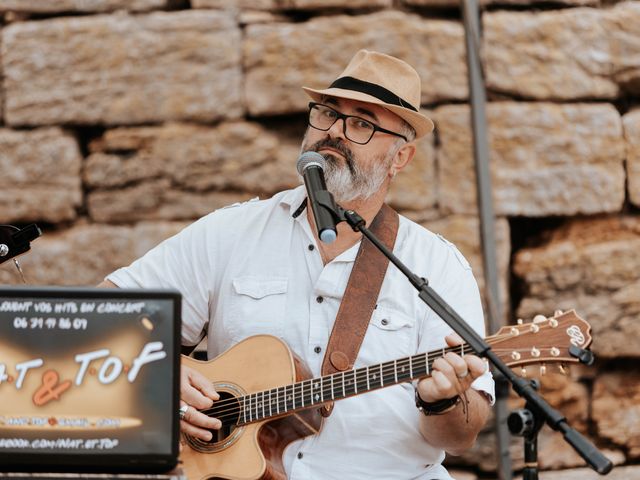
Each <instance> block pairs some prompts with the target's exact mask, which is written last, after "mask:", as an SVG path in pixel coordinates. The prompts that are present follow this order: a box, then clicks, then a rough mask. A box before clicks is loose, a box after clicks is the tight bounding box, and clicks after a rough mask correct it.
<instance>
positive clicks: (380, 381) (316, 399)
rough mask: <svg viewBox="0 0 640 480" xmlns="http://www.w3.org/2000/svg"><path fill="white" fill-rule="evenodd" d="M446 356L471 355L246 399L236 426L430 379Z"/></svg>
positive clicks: (368, 370) (411, 361)
mask: <svg viewBox="0 0 640 480" xmlns="http://www.w3.org/2000/svg"><path fill="white" fill-rule="evenodd" d="M447 352H455V353H457V354H458V355H465V354H467V353H473V352H472V351H471V350H470V349H469V346H468V345H466V344H463V345H461V346H458V347H449V348H443V349H440V350H435V351H432V352H428V353H421V354H418V355H413V356H410V357H405V358H401V359H398V360H391V361H388V362H383V363H379V364H376V365H369V366H367V367H361V368H356V369H353V370H346V371H343V372H338V373H334V374H331V375H325V376H322V377H317V378H312V379H308V380H304V381H301V382H297V383H293V384H290V385H285V386H282V387H277V388H273V389H271V390H264V391H261V392H256V393H252V394H249V395H245V396H243V397H240V398H239V399H238V401H239V402H240V407H241V413H240V417H239V424H248V423H253V422H258V421H261V420H265V419H269V418H273V417H278V416H282V415H287V414H291V413H294V412H296V411H299V410H306V409H308V408H313V407H319V406H320V405H323V404H324V403H327V402H330V401H334V400H341V399H343V398H348V397H353V396H356V395H360V394H363V393H367V392H370V391H372V390H378V389H380V388H385V387H391V386H393V385H397V384H399V383H404V382H410V381H412V380H414V379H417V378H423V377H428V376H429V375H431V369H432V364H433V362H434V361H435V360H436V359H437V358H440V357H442V356H443V355H444V354H445V353H447Z"/></svg>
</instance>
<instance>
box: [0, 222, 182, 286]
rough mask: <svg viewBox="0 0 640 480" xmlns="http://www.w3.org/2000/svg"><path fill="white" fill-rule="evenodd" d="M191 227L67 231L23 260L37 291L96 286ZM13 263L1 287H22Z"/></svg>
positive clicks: (1, 273)
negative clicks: (46, 287)
mask: <svg viewBox="0 0 640 480" xmlns="http://www.w3.org/2000/svg"><path fill="white" fill-rule="evenodd" d="M186 225H187V224H185V223H180V222H154V223H139V224H137V225H134V226H114V225H96V224H93V225H76V226H74V227H72V228H69V229H67V230H63V231H47V230H45V231H44V233H43V235H42V237H40V238H38V239H37V240H35V241H34V242H33V243H32V244H31V250H30V251H29V252H28V253H26V254H24V255H22V256H21V257H20V260H19V261H20V265H21V267H22V270H23V271H24V274H25V277H26V280H27V282H28V283H29V284H31V285H84V286H94V285H97V284H98V283H100V282H101V281H102V280H103V279H104V277H105V276H106V275H107V274H109V273H110V272H112V271H113V270H115V269H117V268H119V267H121V266H124V265H128V264H129V263H131V262H132V261H133V260H135V259H136V258H138V257H140V256H142V255H143V254H144V253H146V252H147V251H148V250H150V249H151V248H152V247H154V246H155V245H156V244H158V243H160V242H161V241H162V240H164V239H165V238H168V237H170V236H172V235H174V234H176V233H178V232H179V231H180V230H181V229H182V228H184V227H185V226H186ZM20 283H21V279H20V276H19V274H18V272H17V271H16V269H15V268H14V266H13V264H12V263H11V262H7V263H4V264H2V265H0V284H16V285H17V284H20Z"/></svg>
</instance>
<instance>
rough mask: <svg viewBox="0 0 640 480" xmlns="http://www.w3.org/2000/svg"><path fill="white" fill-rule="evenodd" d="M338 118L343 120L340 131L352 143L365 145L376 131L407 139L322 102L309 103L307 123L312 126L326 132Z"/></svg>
mask: <svg viewBox="0 0 640 480" xmlns="http://www.w3.org/2000/svg"><path fill="white" fill-rule="evenodd" d="M340 119H342V120H343V126H342V131H343V133H344V136H345V137H347V138H348V139H349V140H351V141H352V142H353V143H358V144H360V145H365V144H366V143H369V141H370V140H371V139H372V138H373V134H374V133H376V132H382V133H388V134H389V135H395V136H396V137H400V138H403V139H404V141H405V142H408V141H409V140H407V137H405V136H404V135H401V134H399V133H396V132H392V131H391V130H387V129H386V128H382V127H379V126H378V125H376V124H374V123H371V122H370V121H368V120H365V119H364V118H360V117H356V116H355V115H345V114H344V113H340V112H338V111H337V110H334V109H333V108H331V107H328V106H327V105H323V104H322V103H315V102H311V103H309V125H311V126H312V127H313V128H315V129H317V130H323V131H325V132H326V131H327V130H329V129H330V128H331V127H332V126H333V124H334V123H336V122H337V121H338V120H340Z"/></svg>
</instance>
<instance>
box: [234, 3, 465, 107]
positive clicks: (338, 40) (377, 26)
mask: <svg viewBox="0 0 640 480" xmlns="http://www.w3.org/2000/svg"><path fill="white" fill-rule="evenodd" d="M399 26H401V27H399ZM243 48H244V56H243V64H244V70H245V72H246V77H245V78H246V81H245V87H244V88H245V97H246V99H247V108H248V110H249V112H250V113H251V114H252V115H272V114H282V113H290V112H298V111H302V110H305V108H306V105H307V103H308V102H309V98H308V97H307V96H306V95H305V94H304V92H303V91H302V89H301V87H302V86H308V87H312V88H318V87H320V88H325V87H327V86H328V85H329V84H330V83H331V82H333V80H335V79H336V77H337V76H338V75H339V74H340V72H342V70H343V69H344V67H346V65H347V63H348V62H349V60H350V59H351V57H352V56H353V55H354V54H355V53H356V52H357V51H358V50H359V49H361V48H367V49H369V50H377V51H380V52H384V53H388V54H390V55H395V56H398V57H399V58H402V59H403V60H406V61H407V62H409V63H410V64H411V65H412V66H413V67H414V68H415V69H416V70H417V71H418V73H419V74H420V76H421V79H422V102H423V103H430V102H435V101H442V100H451V99H464V98H466V97H467V77H466V64H465V61H464V58H465V50H464V30H463V28H462V25H461V24H460V23H458V22H452V21H444V20H432V19H424V18H421V17H420V16H418V15H414V14H406V13H402V12H399V11H382V12H377V13H373V14H369V15H357V16H346V15H337V16H332V17H325V18H322V17H318V18H313V19H311V20H309V21H308V22H304V23H297V24H292V23H271V24H263V25H249V26H248V27H247V28H246V34H245V39H244V42H243Z"/></svg>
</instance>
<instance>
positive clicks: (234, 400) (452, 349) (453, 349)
mask: <svg viewBox="0 0 640 480" xmlns="http://www.w3.org/2000/svg"><path fill="white" fill-rule="evenodd" d="M462 346H463V347H464V348H465V349H466V348H467V345H466V344H465V345H462ZM456 351H460V352H461V351H462V349H461V346H459V345H458V346H455V347H449V348H446V349H445V353H448V352H456ZM441 352H442V350H434V351H432V352H431V353H430V354H429V356H430V357H431V356H433V355H435V354H437V355H439V357H441V356H442V355H441ZM425 355H427V354H425V353H422V354H417V355H415V356H417V357H424V356H425ZM415 356H412V358H413V357H415ZM439 357H436V358H434V359H433V361H435V360H437V358H439ZM401 362H405V363H406V365H409V357H406V358H403V359H399V360H397V361H396V364H397V365H402V363H401ZM393 363H394V362H393V360H391V361H389V362H382V363H381V364H377V365H370V366H369V369H371V370H373V369H378V370H379V368H380V365H383V368H385V367H384V365H385V364H388V366H393ZM359 368H363V369H366V367H359ZM356 370H357V369H356ZM352 371H353V369H351V370H346V371H345V374H346V373H348V372H352ZM334 375H340V373H337V374H334ZM330 376H331V375H327V376H325V377H322V378H325V379H328V378H329V377H330ZM312 380H320V377H318V378H308V379H305V380H302V381H300V382H296V383H293V384H290V386H291V387H292V388H293V386H296V385H300V384H301V383H303V382H310V381H312ZM276 388H283V386H282V385H281V386H279V387H275V388H273V389H271V391H273V390H275V389H276ZM268 391H269V390H264V392H265V393H266V392H268ZM261 393H262V392H253V393H250V394H247V395H244V396H243V397H245V398H246V397H248V396H250V395H258V394H261ZM243 397H234V398H230V399H226V400H220V401H217V402H215V404H214V406H213V407H210V408H209V409H207V410H201V411H202V412H203V413H205V412H206V411H208V410H210V409H212V408H215V407H218V406H223V405H227V404H234V405H236V404H237V403H238V400H239V399H242V398H243Z"/></svg>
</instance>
